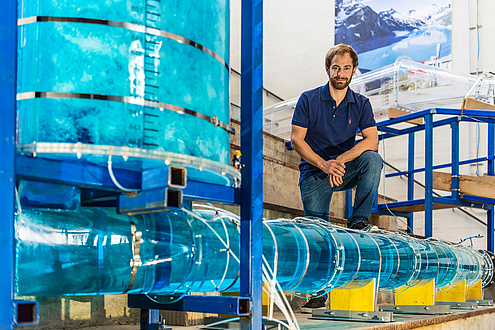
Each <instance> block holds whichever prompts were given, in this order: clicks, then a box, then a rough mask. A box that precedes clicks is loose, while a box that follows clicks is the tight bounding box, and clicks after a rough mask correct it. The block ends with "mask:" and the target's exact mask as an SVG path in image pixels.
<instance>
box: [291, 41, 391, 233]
mask: <svg viewBox="0 0 495 330" xmlns="http://www.w3.org/2000/svg"><path fill="white" fill-rule="evenodd" d="M357 65H358V55H357V53H356V52H355V51H354V49H353V48H352V47H351V46H348V45H344V44H339V45H336V46H334V47H332V48H331V49H330V50H329V51H328V53H327V54H326V57H325V70H326V72H327V75H328V78H329V83H327V84H326V85H325V86H321V87H318V88H316V89H313V90H310V91H307V92H304V93H303V94H302V95H301V97H300V98H299V101H298V102H297V105H296V109H295V111H294V115H293V117H292V132H291V143H292V147H293V148H294V150H296V152H297V153H298V154H299V155H300V156H301V158H302V159H301V164H300V165H299V169H300V172H301V173H300V178H299V186H300V190H301V198H302V201H303V205H304V213H305V215H306V216H314V217H319V218H322V219H324V220H328V216H329V208H330V201H331V198H332V193H333V192H334V191H343V190H347V189H351V188H353V187H356V194H355V199H354V207H353V211H352V215H351V217H350V218H349V219H347V226H348V227H349V228H353V229H364V228H365V227H367V223H368V221H369V217H370V213H371V207H372V204H373V200H374V198H375V196H376V193H377V190H378V185H379V183H380V172H381V169H382V166H383V164H382V163H383V161H382V158H381V157H380V155H379V154H378V153H376V152H375V151H376V150H377V149H378V131H377V128H376V123H375V120H374V118H373V111H372V109H371V104H370V102H369V100H368V99H367V98H366V97H364V96H362V95H360V94H358V93H355V92H353V91H352V90H351V89H350V88H349V84H350V82H351V79H352V76H353V75H354V74H355V73H356V68H357ZM358 129H360V130H361V134H362V137H363V139H362V140H361V141H360V142H359V143H357V144H355V136H356V132H357V130H358Z"/></svg>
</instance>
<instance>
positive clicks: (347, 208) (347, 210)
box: [345, 189, 352, 219]
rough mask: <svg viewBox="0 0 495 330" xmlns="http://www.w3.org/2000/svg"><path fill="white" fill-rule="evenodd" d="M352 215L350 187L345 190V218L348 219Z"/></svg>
mask: <svg viewBox="0 0 495 330" xmlns="http://www.w3.org/2000/svg"><path fill="white" fill-rule="evenodd" d="M351 215H352V189H348V190H346V191H345V218H346V219H349V218H350V217H351Z"/></svg>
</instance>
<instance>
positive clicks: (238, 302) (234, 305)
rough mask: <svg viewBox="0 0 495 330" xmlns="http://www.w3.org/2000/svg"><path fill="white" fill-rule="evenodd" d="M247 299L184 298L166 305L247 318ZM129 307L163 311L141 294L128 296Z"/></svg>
mask: <svg viewBox="0 0 495 330" xmlns="http://www.w3.org/2000/svg"><path fill="white" fill-rule="evenodd" d="M249 305H250V300H249V297H229V296H199V295H194V296H184V298H182V299H181V300H179V301H177V302H174V303H172V304H167V305H166V306H167V308H166V309H167V310H171V311H189V312H201V313H220V312H219V311H221V313H222V314H230V315H239V316H248V315H249ZM128 306H129V307H132V308H144V309H163V304H161V303H158V302H156V301H153V300H151V299H150V298H149V297H148V296H146V295H142V294H130V295H129V304H128Z"/></svg>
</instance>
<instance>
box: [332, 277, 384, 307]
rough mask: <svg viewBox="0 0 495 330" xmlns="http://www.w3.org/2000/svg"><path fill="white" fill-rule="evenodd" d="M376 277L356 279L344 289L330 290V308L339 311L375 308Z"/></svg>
mask: <svg viewBox="0 0 495 330" xmlns="http://www.w3.org/2000/svg"><path fill="white" fill-rule="evenodd" d="M375 302H376V279H372V280H369V281H367V282H361V281H354V282H351V283H350V284H349V285H348V286H347V287H346V288H344V289H335V290H332V291H330V309H331V310H339V311H363V312H364V311H368V312H372V311H374V310H375Z"/></svg>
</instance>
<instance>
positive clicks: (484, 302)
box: [466, 299, 493, 306]
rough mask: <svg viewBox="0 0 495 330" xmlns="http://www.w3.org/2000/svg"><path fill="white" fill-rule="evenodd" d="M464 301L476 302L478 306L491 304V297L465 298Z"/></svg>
mask: <svg viewBox="0 0 495 330" xmlns="http://www.w3.org/2000/svg"><path fill="white" fill-rule="evenodd" d="M466 302H476V303H478V306H493V299H483V300H466Z"/></svg>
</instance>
